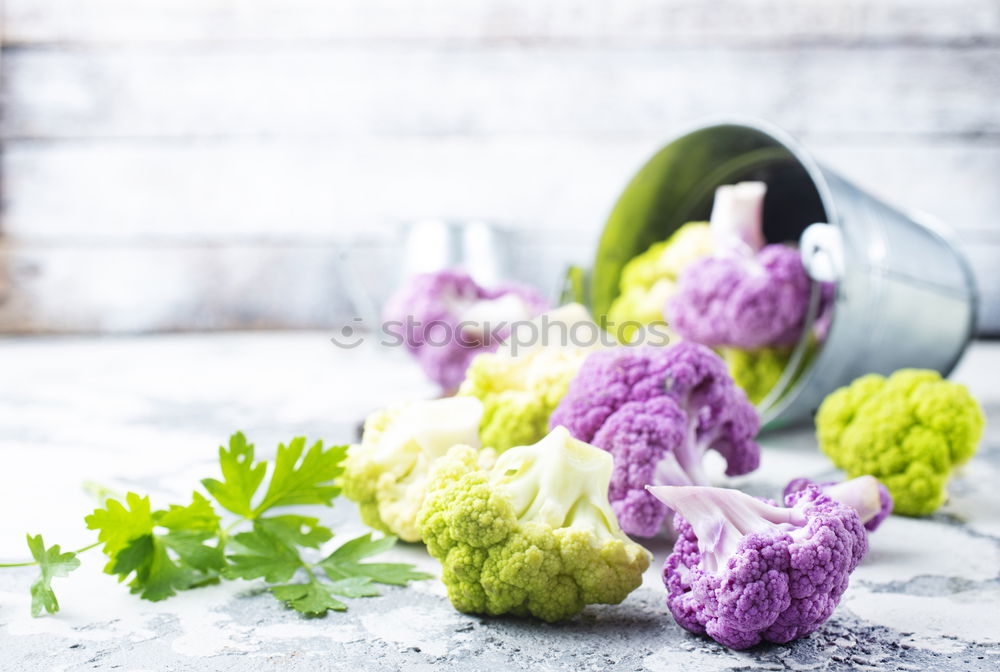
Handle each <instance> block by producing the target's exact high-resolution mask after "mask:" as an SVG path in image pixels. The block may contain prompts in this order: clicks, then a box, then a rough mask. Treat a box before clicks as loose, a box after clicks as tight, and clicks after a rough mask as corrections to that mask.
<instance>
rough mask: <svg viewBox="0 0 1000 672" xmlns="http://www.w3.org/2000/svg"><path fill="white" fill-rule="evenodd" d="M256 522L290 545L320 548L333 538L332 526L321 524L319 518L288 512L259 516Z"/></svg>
mask: <svg viewBox="0 0 1000 672" xmlns="http://www.w3.org/2000/svg"><path fill="white" fill-rule="evenodd" d="M254 524H255V525H256V526H258V527H260V528H261V529H263V530H264V531H266V532H268V533H270V534H271V535H273V536H275V537H277V538H278V539H280V540H281V541H283V542H285V543H286V544H287V545H289V546H304V547H306V548H319V547H320V546H321V545H322V544H324V543H325V542H327V541H330V540H331V539H333V532H331V531H330V528H328V527H323V526H322V525H320V524H319V519H318V518H310V517H308V516H299V515H294V514H288V515H284V516H270V517H268V518H258V519H257V520H255V521H254Z"/></svg>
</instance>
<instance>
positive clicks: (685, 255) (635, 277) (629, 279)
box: [608, 222, 712, 343]
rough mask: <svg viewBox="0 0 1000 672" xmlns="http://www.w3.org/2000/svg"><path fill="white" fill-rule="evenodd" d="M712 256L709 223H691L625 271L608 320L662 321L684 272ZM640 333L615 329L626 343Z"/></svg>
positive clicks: (626, 265) (633, 262)
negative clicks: (690, 265) (664, 311)
mask: <svg viewBox="0 0 1000 672" xmlns="http://www.w3.org/2000/svg"><path fill="white" fill-rule="evenodd" d="M711 253H712V234H711V231H710V230H709V226H708V223H707V222H689V223H687V224H685V225H684V226H682V227H680V228H679V229H677V230H676V231H675V232H674V233H673V235H671V236H670V238H668V239H667V240H664V241H661V242H658V243H654V244H653V245H651V246H650V248H649V249H648V250H646V251H645V252H643V253H642V254H640V255H638V256H636V257H633V258H632V259H631V260H630V261H629V262H628V263H627V264H625V267H624V268H623V269H622V273H621V278H620V279H619V288H620V292H619V294H618V297H617V298H616V299H615V300H614V301H613V302H612V303H611V306H610V308H608V320H610V321H611V322H612V323H613V324H614V325H622V324H624V323H625V322H631V321H634V322H639V323H641V324H651V323H653V322H658V321H660V320H663V307H664V304H666V302H667V299H669V298H670V297H671V296H672V295H673V293H674V288H675V284H676V281H677V278H678V277H679V276H680V274H681V272H682V271H683V270H684V269H685V268H687V266H688V264H690V263H691V262H692V261H695V260H696V259H700V258H702V257H707V256H708V255H710V254H711ZM637 330H638V327H634V326H630V327H628V328H622V329H620V330H618V329H616V332H617V333H616V335H617V336H618V338H619V339H621V341H622V342H623V343H627V342H629V341H631V339H632V337H633V336H634V335H635V332H636V331H637Z"/></svg>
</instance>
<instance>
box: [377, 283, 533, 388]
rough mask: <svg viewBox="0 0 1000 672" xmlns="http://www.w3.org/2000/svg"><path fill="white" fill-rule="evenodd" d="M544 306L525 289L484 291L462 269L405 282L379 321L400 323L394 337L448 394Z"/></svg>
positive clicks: (513, 286)
mask: <svg viewBox="0 0 1000 672" xmlns="http://www.w3.org/2000/svg"><path fill="white" fill-rule="evenodd" d="M547 308H548V305H547V303H546V302H545V300H544V299H543V298H542V297H541V296H539V295H538V293H537V292H536V291H534V290H533V289H531V288H529V287H524V286H522V285H516V284H507V285H503V286H500V287H497V288H495V289H487V288H485V287H481V286H480V285H479V284H478V283H476V281H475V280H473V279H472V277H471V276H470V275H469V274H468V273H466V272H465V271H461V270H444V271H437V272H434V273H423V274H420V275H416V276H414V277H413V278H410V279H409V280H408V281H407V282H406V283H405V284H404V285H403V286H402V287H401V288H400V289H399V290H398V291H397V292H396V293H395V294H394V295H393V296H392V298H390V299H389V301H388V303H387V304H386V307H385V310H384V311H383V315H382V319H383V320H384V321H385V322H386V323H387V324H388V323H392V322H396V323H399V324H400V325H401V326H400V327H399V329H400V331H399V332H398V333H399V335H400V336H402V338H403V341H404V343H405V344H406V348H407V350H409V351H410V353H412V354H413V355H414V357H416V359H417V361H418V362H419V363H420V366H421V368H422V369H423V371H424V373H425V374H426V375H427V377H428V378H430V379H431V380H433V381H434V382H436V383H437V384H438V385H440V386H441V387H442V388H444V389H446V390H451V389H453V388H455V387H458V385H459V383H461V382H462V379H463V378H464V377H465V370H466V369H467V368H468V367H469V363H470V362H471V361H472V358H473V357H475V356H476V355H478V354H479V353H481V352H491V351H493V350H496V348H497V346H498V344H499V341H500V339H501V338H502V337H503V336H504V333H505V332H506V331H507V329H508V328H509V325H510V323H511V322H515V321H519V320H527V319H531V318H533V317H535V316H536V315H538V314H540V313H542V312H544V311H545V310H547ZM393 328H395V327H393Z"/></svg>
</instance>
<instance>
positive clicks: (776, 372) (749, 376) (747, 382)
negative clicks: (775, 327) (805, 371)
mask: <svg viewBox="0 0 1000 672" xmlns="http://www.w3.org/2000/svg"><path fill="white" fill-rule="evenodd" d="M719 354H721V355H722V358H723V359H725V360H726V366H727V368H728V369H729V375H730V376H732V377H733V382H735V383H736V384H737V385H738V386H739V387H740V388H742V389H743V391H744V392H746V394H747V398H748V399H749V400H750V403H752V404H759V403H760V402H762V401H764V399H765V398H766V397H767V395H768V394H769V393H770V392H771V390H772V389H774V386H775V385H776V384H777V383H778V380H779V379H780V378H781V374H782V373H783V372H784V371H785V367H786V366H787V365H788V360H789V358H790V357H791V355H792V348H790V347H786V348H760V349H757V350H741V349H740V348H720V349H719Z"/></svg>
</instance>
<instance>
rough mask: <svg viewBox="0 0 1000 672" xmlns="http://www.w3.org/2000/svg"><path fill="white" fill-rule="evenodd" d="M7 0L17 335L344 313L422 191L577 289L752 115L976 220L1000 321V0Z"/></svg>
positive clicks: (11, 261)
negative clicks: (712, 132)
mask: <svg viewBox="0 0 1000 672" xmlns="http://www.w3.org/2000/svg"><path fill="white" fill-rule="evenodd" d="M2 7H3V9H2V17H3V29H2V55H0V69H2V96H3V108H2V126H0V128H2V131H0V152H2V174H0V177H2V201H3V209H2V216H0V331H2V332H6V333H34V332H84V333H93V332H110V333H121V332H157V331H186V330H215V329H256V328H263V329H298V328H330V327H335V326H337V325H341V324H344V323H347V322H349V321H350V320H351V318H352V317H353V316H354V315H356V314H358V313H359V312H360V311H362V310H363V308H362V307H361V306H359V305H358V304H359V302H363V300H364V299H365V298H366V297H367V298H368V299H373V300H375V301H378V300H379V299H380V298H381V297H384V296H385V295H386V293H387V292H388V291H389V290H390V289H391V288H392V285H393V284H394V283H395V281H396V279H397V276H398V267H399V263H398V260H399V259H400V255H401V249H400V246H401V239H402V238H401V228H400V227H401V225H403V224H405V223H406V222H410V221H413V220H415V219H426V218H448V219H460V220H473V219H478V220H487V221H491V222H495V223H497V224H498V225H500V226H502V227H504V228H506V229H508V230H510V231H511V236H510V241H509V245H510V250H509V251H510V258H511V260H512V266H511V272H512V274H513V276H514V277H515V278H516V279H519V280H523V281H526V282H530V283H533V284H535V285H537V286H538V287H540V288H541V289H542V290H543V291H545V292H546V293H548V294H554V292H555V291H556V290H557V287H558V285H559V281H560V278H561V277H562V275H563V272H564V269H565V267H566V265H567V264H570V263H582V264H588V263H589V261H590V259H591V258H592V256H593V253H594V248H595V244H596V240H597V237H598V236H599V234H600V230H601V227H602V226H603V224H604V221H605V218H606V216H607V214H608V212H609V210H610V209H611V206H612V205H613V203H614V201H615V198H616V197H617V195H618V194H619V193H620V191H621V189H622V188H623V186H624V185H625V183H626V182H627V181H628V179H629V178H630V177H631V175H632V174H633V173H634V172H635V170H636V169H637V168H638V167H639V166H640V165H641V163H642V162H643V161H644V160H645V159H646V158H648V157H649V156H650V155H651V154H652V153H653V152H655V150H656V149H657V148H658V147H660V146H661V145H662V144H663V143H664V142H665V141H667V140H668V139H670V138H671V137H672V136H674V135H675V134H676V133H677V132H679V131H681V130H683V129H684V128H685V127H686V126H687V125H689V124H690V123H692V122H695V121H697V120H699V119H700V118H703V117H705V116H712V115H727V114H734V113H736V114H742V115H751V116H754V117H758V118H762V119H765V120H768V121H771V122H773V123H775V124H777V125H779V126H781V127H783V128H785V129H786V130H788V131H789V132H791V133H792V134H794V135H795V136H797V137H798V138H799V139H800V140H802V141H803V142H804V143H805V144H806V145H807V146H808V147H809V148H811V149H812V150H813V151H814V152H815V154H816V155H817V156H818V158H819V159H820V160H821V161H823V162H824V163H826V164H827V165H829V166H830V167H832V168H834V169H836V170H838V171H839V172H841V173H843V174H844V175H845V176H847V177H848V178H850V179H852V180H853V181H855V182H857V183H858V184H860V185H861V186H863V187H864V188H866V189H868V190H870V191H871V192H873V193H875V194H877V195H879V196H882V197H884V198H886V199H888V200H890V201H891V202H894V203H897V204H900V205H902V206H905V207H908V208H917V209H921V210H924V211H927V212H929V213H932V214H934V215H936V216H937V217H939V218H941V219H943V220H944V221H946V222H948V223H950V224H951V225H952V226H954V227H955V229H956V230H957V232H958V236H959V240H960V244H961V248H962V249H963V250H964V251H965V252H966V254H967V255H968V256H969V258H970V260H971V262H972V264H973V265H974V267H975V269H976V272H977V276H978V279H979V284H980V289H981V292H982V294H983V307H982V315H981V330H982V331H985V332H992V333H998V332H1000V263H998V262H1000V217H998V216H997V213H998V212H1000V2H998V0H879V1H877V2H876V1H865V0H800V1H798V2H794V3H791V2H781V1H779V0H716V1H715V2H704V1H702V0H628V1H623V0H617V1H616V0H575V1H574V0H549V1H547V2H521V1H518V0H400V1H391V0H335V1H331V0H3V2H2ZM359 297H360V298H359Z"/></svg>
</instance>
